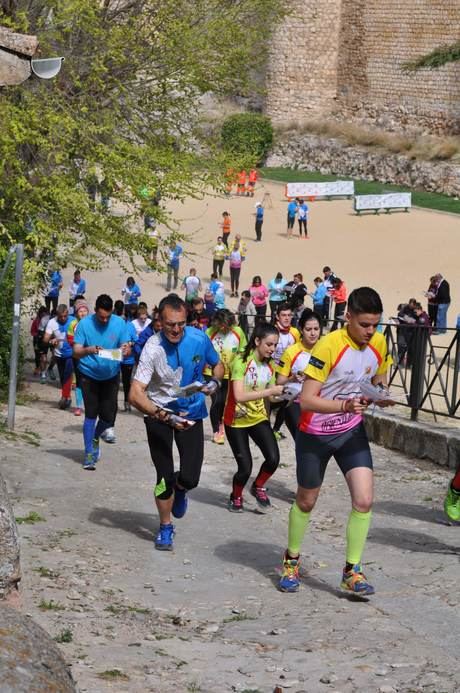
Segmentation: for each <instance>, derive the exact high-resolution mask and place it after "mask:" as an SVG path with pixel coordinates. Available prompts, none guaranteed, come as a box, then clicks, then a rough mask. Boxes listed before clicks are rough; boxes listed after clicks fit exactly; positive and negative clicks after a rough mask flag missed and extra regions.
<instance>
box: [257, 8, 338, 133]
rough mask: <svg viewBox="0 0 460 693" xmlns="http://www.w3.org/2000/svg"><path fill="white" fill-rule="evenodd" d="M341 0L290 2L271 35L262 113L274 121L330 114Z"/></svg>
mask: <svg viewBox="0 0 460 693" xmlns="http://www.w3.org/2000/svg"><path fill="white" fill-rule="evenodd" d="M340 5H341V2H340V0H290V1H289V6H288V12H287V15H286V18H285V20H284V21H283V22H282V23H281V24H280V26H279V27H278V28H277V30H276V31H275V33H274V35H273V38H272V42H271V46H270V59H269V62H268V67H267V77H266V83H267V87H268V90H267V97H266V104H265V110H266V112H267V113H268V114H269V115H270V116H271V117H272V118H273V120H274V121H283V120H286V119H297V118H305V117H307V116H308V115H309V114H314V113H318V112H321V111H327V110H330V109H331V108H332V107H333V105H334V99H335V98H336V92H337V57H338V50H339V33H340Z"/></svg>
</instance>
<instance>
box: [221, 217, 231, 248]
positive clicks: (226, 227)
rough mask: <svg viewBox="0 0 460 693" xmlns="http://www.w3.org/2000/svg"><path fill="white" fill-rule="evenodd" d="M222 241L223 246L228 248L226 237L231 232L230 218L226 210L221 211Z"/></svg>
mask: <svg viewBox="0 0 460 693" xmlns="http://www.w3.org/2000/svg"><path fill="white" fill-rule="evenodd" d="M221 228H222V241H223V243H224V245H225V247H226V248H227V249H228V237H229V236H230V234H231V232H232V220H231V217H230V214H229V213H228V212H222V222H221Z"/></svg>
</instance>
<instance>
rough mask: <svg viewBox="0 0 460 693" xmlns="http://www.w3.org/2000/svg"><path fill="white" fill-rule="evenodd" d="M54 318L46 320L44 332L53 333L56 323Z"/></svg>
mask: <svg viewBox="0 0 460 693" xmlns="http://www.w3.org/2000/svg"><path fill="white" fill-rule="evenodd" d="M54 323H55V320H54V319H53V320H48V324H47V325H46V328H45V334H53V332H54V330H55V327H56V325H55V324H54Z"/></svg>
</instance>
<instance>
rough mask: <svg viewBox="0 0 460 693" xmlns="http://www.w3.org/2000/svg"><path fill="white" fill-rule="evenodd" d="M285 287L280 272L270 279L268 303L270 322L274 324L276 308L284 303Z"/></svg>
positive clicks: (284, 281)
mask: <svg viewBox="0 0 460 693" xmlns="http://www.w3.org/2000/svg"><path fill="white" fill-rule="evenodd" d="M285 286H286V280H285V279H283V275H282V273H281V272H278V273H277V275H276V277H274V278H273V279H271V280H270V281H269V283H268V292H269V301H270V312H271V321H272V323H274V322H275V319H276V313H277V310H278V306H279V305H281V303H284V302H285V301H286V291H285V290H284V287H285Z"/></svg>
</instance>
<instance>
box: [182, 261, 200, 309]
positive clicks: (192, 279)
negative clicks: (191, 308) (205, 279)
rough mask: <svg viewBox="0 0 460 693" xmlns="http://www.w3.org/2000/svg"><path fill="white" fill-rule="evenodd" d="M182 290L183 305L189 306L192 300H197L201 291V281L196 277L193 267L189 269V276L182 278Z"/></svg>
mask: <svg viewBox="0 0 460 693" xmlns="http://www.w3.org/2000/svg"><path fill="white" fill-rule="evenodd" d="M182 288H183V289H185V303H186V304H187V305H190V303H191V302H192V300H193V299H194V298H198V294H199V293H200V291H201V279H200V278H199V277H197V274H196V269H195V267H192V268H191V269H190V274H189V275H188V276H187V277H185V278H184V280H183V282H182Z"/></svg>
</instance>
